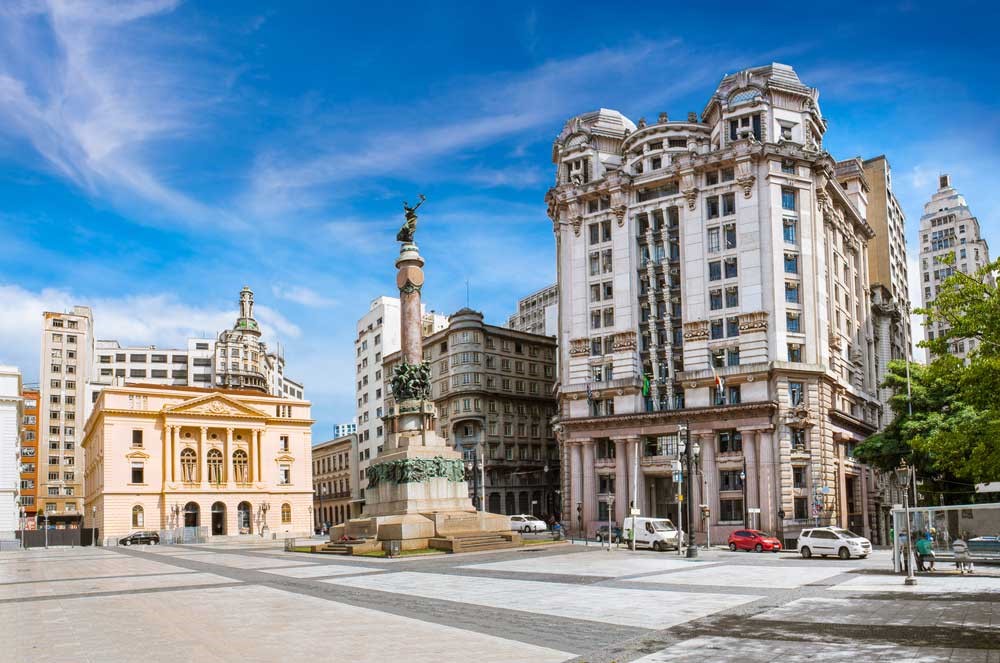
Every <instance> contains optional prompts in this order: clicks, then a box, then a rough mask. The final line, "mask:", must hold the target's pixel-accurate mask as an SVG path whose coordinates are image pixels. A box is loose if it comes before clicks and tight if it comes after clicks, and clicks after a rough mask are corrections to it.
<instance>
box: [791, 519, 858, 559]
mask: <svg viewBox="0 0 1000 663" xmlns="http://www.w3.org/2000/svg"><path fill="white" fill-rule="evenodd" d="M797 548H798V551H799V554H800V555H802V557H804V558H805V559H809V558H810V557H812V556H813V555H819V556H820V557H826V556H827V555H837V556H838V557H840V559H850V558H851V557H860V558H861V559H864V558H865V557H867V556H868V554H869V553H871V551H872V543H871V541H869V540H868V539H866V538H865V537H863V536H859V535H857V534H855V533H854V532H852V531H850V530H846V529H842V528H840V527H816V528H813V529H804V530H802V533H801V534H799V540H798V544H797Z"/></svg>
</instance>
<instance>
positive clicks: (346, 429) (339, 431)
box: [333, 422, 358, 437]
mask: <svg viewBox="0 0 1000 663" xmlns="http://www.w3.org/2000/svg"><path fill="white" fill-rule="evenodd" d="M356 432H358V425H357V424H356V423H354V422H351V423H349V424H334V425H333V436H334V437H344V436H345V435H350V434H351V433H356Z"/></svg>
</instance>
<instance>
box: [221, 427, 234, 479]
mask: <svg viewBox="0 0 1000 663" xmlns="http://www.w3.org/2000/svg"><path fill="white" fill-rule="evenodd" d="M232 453H233V429H232V428H226V443H225V446H224V447H223V451H222V482H223V483H224V484H226V485H227V486H228V485H229V481H230V480H231V479H232V469H231V468H232V459H231V458H230V456H231V455H232Z"/></svg>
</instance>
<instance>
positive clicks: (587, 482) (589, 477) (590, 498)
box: [583, 439, 597, 528]
mask: <svg viewBox="0 0 1000 663" xmlns="http://www.w3.org/2000/svg"><path fill="white" fill-rule="evenodd" d="M596 478H597V475H596V474H595V473H594V440H592V439H588V440H584V441H583V526H584V528H587V527H589V526H590V523H592V522H593V521H595V520H597V514H596V513H595V512H594V511H595V508H594V507H596V506H597V485H596V484H597V481H596Z"/></svg>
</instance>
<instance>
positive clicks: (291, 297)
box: [271, 283, 336, 308]
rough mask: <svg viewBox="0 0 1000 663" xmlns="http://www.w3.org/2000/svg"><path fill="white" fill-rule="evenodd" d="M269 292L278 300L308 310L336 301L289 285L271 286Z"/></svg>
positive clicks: (310, 289) (306, 288)
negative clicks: (298, 305)
mask: <svg viewBox="0 0 1000 663" xmlns="http://www.w3.org/2000/svg"><path fill="white" fill-rule="evenodd" d="M271 292H272V293H273V294H274V296H275V297H277V298H278V299H283V300H285V301H289V302H295V303H296V304H301V305H302V306H307V307H309V308H324V307H330V306H333V305H334V304H336V300H334V299H332V298H330V297H326V296H324V295H321V294H320V293H318V292H316V291H315V290H313V289H312V288H309V287H307V286H304V285H289V284H287V283H275V284H273V285H272V286H271Z"/></svg>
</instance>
